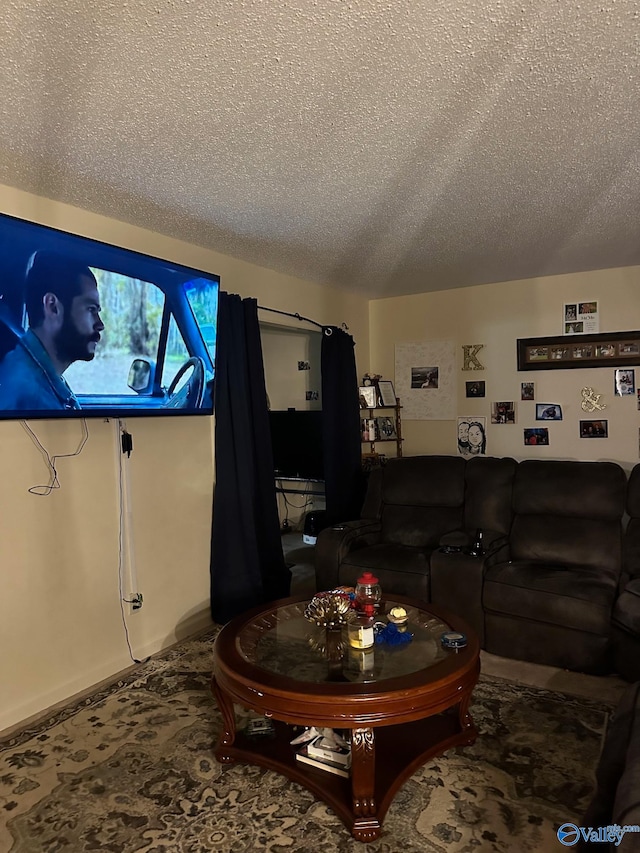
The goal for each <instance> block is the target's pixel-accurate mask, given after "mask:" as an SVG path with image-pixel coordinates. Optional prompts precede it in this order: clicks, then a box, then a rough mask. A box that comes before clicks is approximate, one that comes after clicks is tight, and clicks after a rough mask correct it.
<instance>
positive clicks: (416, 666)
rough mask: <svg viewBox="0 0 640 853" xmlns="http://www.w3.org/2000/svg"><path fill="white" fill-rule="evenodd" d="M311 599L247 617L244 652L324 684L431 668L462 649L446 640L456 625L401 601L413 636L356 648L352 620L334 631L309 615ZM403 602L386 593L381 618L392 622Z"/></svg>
mask: <svg viewBox="0 0 640 853" xmlns="http://www.w3.org/2000/svg"><path fill="white" fill-rule="evenodd" d="M307 604H308V602H305V601H302V602H292V603H288V604H285V605H283V606H281V607H277V608H274V609H273V610H271V611H267V612H266V613H265V612H263V613H262V614H261V615H260V616H259V617H257V618H256V619H255V620H254V621H251V622H249V623H247V624H246V625H245V626H244V627H243V628H242V629H241V630H240V631H239V633H238V635H237V637H236V649H237V651H238V653H239V654H240V656H241V657H242V658H243V659H244V660H245V661H247V663H250V664H253V665H255V666H258V667H259V668H260V669H262V670H264V671H267V672H271V673H274V674H278V675H285V676H288V677H289V678H293V679H295V680H297V681H304V682H312V683H317V684H320V683H326V682H327V681H333V682H340V681H343V682H345V681H347V682H367V683H369V682H376V681H384V680H385V679H389V678H397V677H398V676H403V675H409V674H411V673H416V672H419V671H422V670H425V669H428V668H429V667H431V666H433V665H434V664H435V663H437V662H439V661H441V660H443V659H445V658H446V657H448V656H450V655H455V654H456V652H455V650H450V649H445V648H443V647H442V645H441V643H440V638H441V636H442V634H443V633H445V632H447V631H450V630H451V627H450V626H449V625H447V624H446V623H445V622H443V621H442V620H441V619H439V618H438V617H437V616H435V615H434V614H432V613H429V612H428V611H426V610H422V609H420V607H418V606H407V604H406V602H403V603H402V605H401V606H403V607H404V608H405V610H406V611H407V617H408V619H407V633H408V634H410V635H411V637H412V639H411V642H409V643H403V644H401V645H400V644H399V645H389V644H387V643H379V642H376V643H375V644H374V645H373V647H372V648H370V649H355V648H352V647H351V646H350V645H349V642H348V635H347V628H346V626H342V628H338V629H336V630H333V631H328V630H327V629H326V628H323V627H318V626H316V625H315V624H314V623H313V622H310V621H309V620H308V619H306V618H305V615H304V611H305V607H306V605H307ZM397 605H398V602H396V601H393V600H391V599H386V600H385V601H384V602H383V604H382V608H381V611H380V614H379V616H378V617H376V621H377V622H379V623H382V624H383V625H386V624H387V618H386V614H387V613H388V612H389V611H390V610H391V608H393V607H395V606H397Z"/></svg>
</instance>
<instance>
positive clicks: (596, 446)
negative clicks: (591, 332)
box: [370, 267, 640, 470]
mask: <svg viewBox="0 0 640 853" xmlns="http://www.w3.org/2000/svg"><path fill="white" fill-rule="evenodd" d="M639 292H640V267H625V268H621V269H609V270H596V271H592V272H583V273H576V274H571V275H558V276H549V277H546V278H535V279H528V280H525V281H511V282H503V283H497V284H488V285H482V286H479V287H466V288H460V289H456V290H441V291H437V292H433V293H424V294H420V295H416V296H405V297H396V298H390V299H381V300H376V301H374V302H371V303H370V346H371V359H370V363H371V369H372V370H373V371H374V372H376V373H382V374H383V375H384V376H385V377H386V378H391V377H394V375H395V356H394V351H395V345H396V344H402V343H416V342H418V343H422V342H426V341H436V340H448V341H452V342H453V343H454V344H455V352H456V360H457V364H456V371H455V376H456V388H455V394H456V404H457V414H458V415H480V416H485V417H486V419H487V421H486V424H487V454H488V455H491V456H513V457H514V458H515V459H523V458H531V457H535V458H547V459H584V460H598V459H609V460H614V461H617V462H620V463H621V464H622V465H623V467H624V468H625V469H627V470H628V469H630V468H631V467H632V466H633V465H635V464H636V463H637V462H638V459H639V453H638V428H639V427H640V412H639V411H638V403H637V398H636V396H635V394H634V395H629V396H624V397H617V396H614V370H613V368H595V369H589V370H585V369H569V370H566V369H565V370H535V371H527V372H519V371H518V370H517V358H516V340H517V339H518V338H528V337H542V336H546V335H560V334H561V333H562V322H561V321H562V309H563V305H564V303H565V302H579V301H590V300H598V302H599V312H600V315H601V316H600V329H599V331H600V332H616V331H623V330H635V329H639V328H640V300H638V293H639ZM567 339H568V340H572V341H575V340H576V338H567ZM464 344H484V348H483V349H482V350H480V352H479V353H478V358H479V360H480V362H481V363H482V364H483V365H484V367H485V369H484V370H483V371H462V370H461V368H462V354H463V351H462V346H463V345H464ZM416 366H418V365H416ZM635 374H636V383H637V382H639V381H640V366H639V367H637V368H636V371H635ZM472 380H484V381H485V383H486V396H485V397H484V398H480V399H477V398H475V399H468V398H467V397H466V396H465V382H467V381H472ZM528 381H533V382H534V383H535V400H536V401H538V402H541V403H559V404H560V405H561V406H562V410H563V420H562V421H558V422H553V423H547V422H540V421H536V420H535V402H522V401H521V400H520V384H521V382H528ZM396 384H397V383H396ZM583 387H592V388H593V389H594V390H595V391H596V392H598V393H600V394H602V397H601V402H604V403H605V404H606V407H607V408H606V409H605V410H604V411H602V412H600V413H598V412H596V413H594V414H591V415H588V414H585V413H584V412H583V411H582V409H581V402H582V396H581V393H580V392H581V389H582V388H583ZM512 400H513V401H514V402H515V404H516V423H515V424H499V425H498V424H495V425H494V424H491V423H490V420H491V402H497V401H512ZM600 418H604V419H607V420H608V422H609V437H608V438H607V439H604V438H580V437H579V421H580V420H581V419H583V420H585V419H600ZM402 426H403V435H404V437H405V442H404V453H405V454H406V455H415V454H419V453H456V452H457V430H456V422H455V421H454V420H407V419H406V417H405V418H403V424H402ZM540 426H545V427H548V428H549V441H550V443H549V445H548V446H543V447H525V445H524V438H523V429H524V428H525V427H527V428H529V427H540Z"/></svg>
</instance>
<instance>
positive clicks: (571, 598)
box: [482, 561, 616, 635]
mask: <svg viewBox="0 0 640 853" xmlns="http://www.w3.org/2000/svg"><path fill="white" fill-rule="evenodd" d="M615 593H616V583H615V580H613V579H612V578H610V577H608V576H607V575H598V574H595V573H594V572H593V571H590V570H589V569H585V568H579V567H575V566H571V567H567V566H561V565H555V566H554V565H544V564H542V565H541V564H540V563H528V562H520V561H514V562H511V563H500V564H499V565H497V566H493V567H491V568H488V569H487V570H486V573H485V581H484V591H483V598H482V601H483V605H484V608H485V610H487V611H492V612H495V613H502V614H507V615H509V616H517V617H520V618H522V619H529V620H533V621H536V622H546V623H548V624H552V625H561V626H563V627H566V628H572V629H574V630H578V631H587V632H589V633H592V634H600V635H607V634H608V632H609V621H610V617H611V608H612V605H613V600H614V597H615Z"/></svg>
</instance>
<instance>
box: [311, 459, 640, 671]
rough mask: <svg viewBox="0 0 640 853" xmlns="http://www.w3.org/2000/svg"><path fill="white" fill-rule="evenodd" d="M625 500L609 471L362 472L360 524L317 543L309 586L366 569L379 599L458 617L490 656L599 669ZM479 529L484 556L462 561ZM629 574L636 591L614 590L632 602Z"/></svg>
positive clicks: (570, 467)
mask: <svg viewBox="0 0 640 853" xmlns="http://www.w3.org/2000/svg"><path fill="white" fill-rule="evenodd" d="M638 467H639V468H640V466H638ZM636 476H637V480H638V493H639V494H638V498H637V507H636V505H635V504H633V502H632V504H631V505H630V506H631V508H632V509H636V508H637V509H638V512H637V521H638V540H639V543H640V474H638V475H636ZM626 497H627V477H626V474H625V472H624V470H623V469H622V467H621V466H619V465H617V464H616V463H613V462H572V461H564V460H526V461H524V462H519V463H518V462H516V461H515V460H513V459H499V458H494V457H475V458H473V459H470V460H468V461H467V460H465V459H463V458H462V457H459V456H418V457H403V458H401V459H392V460H390V461H389V463H388V464H387V465H386V466H385V467H384V468H382V469H379V470H377V471H375V472H373V475H372V477H371V480H370V483H369V489H368V492H367V497H366V499H365V503H364V506H363V511H362V516H361V518H360V519H357V520H351V521H346V522H345V523H343V524H340V525H336V526H335V527H332V528H327V529H326V530H324V531H322V533H321V534H320V536H319V537H318V541H317V544H316V584H317V588H318V589H330V588H332V587H335V586H337V585H340V584H347V585H352V584H354V583H355V580H356V578H357V577H358V575H359V574H360V573H361V572H362V571H363V570H364V569H370V570H371V571H373V572H375V574H376V575H377V576H378V578H379V579H380V583H381V585H382V588H383V590H386V591H387V592H390V593H394V592H395V593H398V594H404V595H408V596H413V597H417V598H420V599H422V600H425V601H430V602H433V603H435V604H438V605H440V606H442V607H444V608H446V609H448V610H451V611H453V612H456V613H457V614H458V615H460V616H462V617H463V618H464V619H465V620H466V621H467V623H468V624H469V625H470V626H471V627H472V628H473V629H474V630H475V631H476V633H477V634H478V636H479V637H480V641H481V645H482V647H483V648H485V649H486V650H487V651H489V652H493V653H494V654H498V655H501V656H504V657H512V658H517V659H520V660H528V661H532V662H535V663H543V664H548V665H552V666H559V667H563V668H567V669H572V670H576V671H581V672H591V673H605V672H610V671H612V669H613V652H612V642H611V637H612V623H611V617H612V611H613V609H614V605H616V601H617V599H618V594H619V592H620V583H621V580H623V573H622V542H623V518H624V513H625V498H626ZM478 528H481V529H482V530H483V533H484V541H483V545H484V549H485V553H484V555H483V556H482V557H476V556H471V555H470V554H469V553H468V549H469V545H470V543H471V542H472V541H473V538H474V536H475V533H476V530H477V529H478ZM461 549H462V550H461ZM625 553H626V551H625ZM637 553H638V555H640V544H638V548H637ZM635 567H636V575H635V577H637V578H638V585H639V586H638V591H637V594H635V593H634V591H633V589H626V592H627V593H628V595H634V602H635V601H637V602H638V603H640V561H638V563H636V564H635ZM633 612H634V618H636V619H637V622H632V626H631V632H629V631H628V630H627V629H626V628H625V630H626V634H625V637H626V638H627V640H628V638H629V636H631V638H632V639H633V640H634V641H635V642H638V644H639V645H638V649H640V607H638V609H637V610H634V611H633ZM627 621H629V620H627ZM627 627H629V626H627ZM635 627H637V629H638V630H637V631H635Z"/></svg>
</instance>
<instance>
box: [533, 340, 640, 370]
mask: <svg viewBox="0 0 640 853" xmlns="http://www.w3.org/2000/svg"><path fill="white" fill-rule="evenodd" d="M517 352H518V370H553V369H555V370H558V369H562V370H565V369H567V368H572V367H631V366H633V365H636V364H640V331H632V332H607V333H605V334H599V335H598V334H594V335H580V337H579V338H577V339H576V340H574V341H570V340H568V339H567V337H566V336H562V337H546V338H518V341H517Z"/></svg>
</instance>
